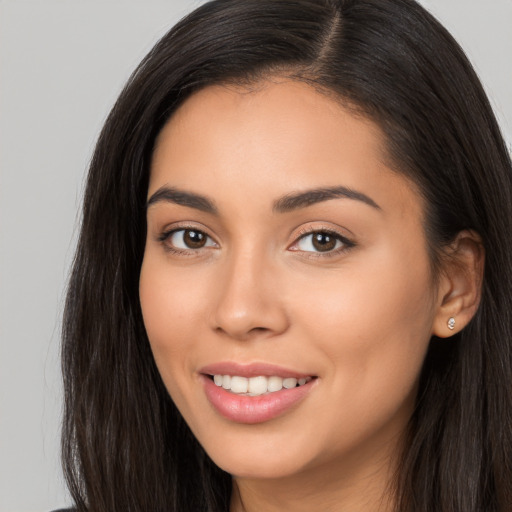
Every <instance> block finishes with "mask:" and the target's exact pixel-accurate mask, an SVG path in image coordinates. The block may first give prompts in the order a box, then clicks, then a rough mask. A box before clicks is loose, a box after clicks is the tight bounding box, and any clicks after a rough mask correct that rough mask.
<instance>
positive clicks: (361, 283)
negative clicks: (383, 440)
mask: <svg viewBox="0 0 512 512" xmlns="http://www.w3.org/2000/svg"><path fill="white" fill-rule="evenodd" d="M397 252H398V253H399V256H400V257H397ZM404 254H405V255H407V252H404V250H400V251H396V250H392V248H390V249H388V250H387V251H379V252H378V253H375V254H369V255H368V258H367V259H365V261H364V262H363V261H362V260H361V259H360V260H357V266H356V265H353V267H352V268H349V266H348V265H347V267H346V268H344V269H343V270H337V271H336V272H335V273H333V274H332V275H331V276H329V279H326V280H325V281H323V282H322V283H321V284H320V285H319V286H316V287H315V288H313V289H312V288H311V287H310V286H309V287H308V293H309V297H308V301H307V307H304V305H303V304H302V305H300V304H299V301H296V302H295V306H296V308H297V310H296V312H295V315H294V316H295V317H298V318H302V324H301V325H302V328H303V330H304V338H306V339H309V340H311V342H312V344H314V345H316V348H317V350H319V351H321V352H322V353H323V354H324V356H325V360H328V361H329V368H328V371H327V375H326V378H327V379H328V380H329V381H330V382H332V384H333V389H336V390H338V392H339V393H340V394H342V395H343V396H344V397H345V399H346V400H349V401H351V402H353V405H354V409H353V410H359V411H361V413H362V414H363V415H364V414H366V412H365V411H368V410H370V408H371V409H373V408H374V407H375V408H376V409H375V410H381V411H383V414H386V413H385V412H384V410H387V411H388V412H389V411H390V410H392V409H393V408H395V407H398V406H400V404H401V403H403V401H404V400H406V399H407V398H408V397H409V396H410V395H411V393H414V390H415V385H416V382H417V378H418V376H419V373H420V371H421V366H422V364H423V360H424V357H425V353H426V350H427V347H428V343H429V340H430V337H431V329H432V322H433V319H434V315H433V311H434V307H433V293H431V290H432V283H431V277H430V272H429V268H430V267H429V264H428V261H427V260H426V258H425V256H424V255H423V253H420V254H416V253H415V252H414V251H411V254H410V256H409V257H407V258H404ZM354 261H355V260H354ZM306 285H307V283H304V286H306ZM298 295H299V296H300V294H298ZM299 309H300V312H299ZM319 319H320V320H319ZM357 404H359V405H357ZM362 404H365V405H366V406H367V407H361V406H362ZM356 406H357V407H356Z"/></svg>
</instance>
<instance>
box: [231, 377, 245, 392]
mask: <svg viewBox="0 0 512 512" xmlns="http://www.w3.org/2000/svg"><path fill="white" fill-rule="evenodd" d="M248 387H249V379H247V378H245V377H238V376H237V375H235V376H233V377H231V391H233V393H247V388H248Z"/></svg>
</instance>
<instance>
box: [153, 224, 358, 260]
mask: <svg viewBox="0 0 512 512" xmlns="http://www.w3.org/2000/svg"><path fill="white" fill-rule="evenodd" d="M180 231H183V232H186V231H193V232H196V233H200V234H202V235H204V236H206V237H207V239H209V240H213V239H212V237H210V236H209V235H208V234H207V233H205V232H204V231H202V230H201V229H197V228H196V227H194V226H180V227H178V228H173V229H171V230H168V231H164V232H163V233H162V234H161V235H160V236H159V237H158V241H159V242H160V243H162V245H163V246H164V249H165V250H166V251H168V252H170V253H172V254H176V255H179V256H196V255H197V253H198V252H199V250H200V249H202V248H203V247H200V248H198V249H194V248H189V249H181V248H177V247H174V246H172V245H170V244H168V243H167V241H168V240H169V239H170V238H171V237H172V236H173V235H175V234H176V233H179V232H180ZM315 234H322V235H326V236H331V237H333V238H335V239H336V242H341V244H342V246H341V247H338V248H335V249H334V250H330V251H325V252H322V251H300V249H290V250H293V251H297V252H299V251H300V252H303V253H304V254H305V255H306V256H305V257H307V258H329V257H333V256H338V255H339V254H341V253H343V252H346V251H348V250H350V249H352V248H353V247H355V245H356V244H355V243H354V242H352V241H351V240H349V239H348V238H346V237H345V236H343V235H341V234H340V233H338V232H336V231H334V230H332V229H322V228H320V229H303V230H301V231H300V232H299V234H298V236H297V239H296V240H295V242H293V244H292V245H291V246H289V248H291V247H293V246H295V245H297V244H298V243H299V242H300V241H302V240H304V239H306V238H307V237H308V236H313V235H315ZM209 247H211V246H209Z"/></svg>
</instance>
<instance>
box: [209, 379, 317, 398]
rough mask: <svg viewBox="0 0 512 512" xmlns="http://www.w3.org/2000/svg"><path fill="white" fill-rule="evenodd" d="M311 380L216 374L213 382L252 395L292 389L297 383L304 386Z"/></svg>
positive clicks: (234, 391) (236, 391)
mask: <svg viewBox="0 0 512 512" xmlns="http://www.w3.org/2000/svg"><path fill="white" fill-rule="evenodd" d="M310 380H311V377H302V378H300V379H296V378H294V377H287V378H285V379H283V378H282V377H278V376H274V375H273V376H271V377H264V376H262V375H260V376H258V377H251V378H246V377H240V376H238V375H214V376H213V382H214V383H215V385H216V386H219V387H221V386H222V387H223V388H224V389H226V390H229V391H231V392H232V393H236V394H247V395H250V396H258V395H263V394H265V393H273V392H274V391H280V390H281V389H283V388H285V389H292V388H294V387H296V386H297V385H299V386H303V385H304V384H307V383H308V382H309V381H310Z"/></svg>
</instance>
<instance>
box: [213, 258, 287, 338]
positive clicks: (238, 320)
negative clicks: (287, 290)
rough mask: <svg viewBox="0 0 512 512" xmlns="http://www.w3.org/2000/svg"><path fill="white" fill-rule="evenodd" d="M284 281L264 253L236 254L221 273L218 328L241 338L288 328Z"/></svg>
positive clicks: (215, 323) (215, 317)
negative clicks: (281, 284)
mask: <svg viewBox="0 0 512 512" xmlns="http://www.w3.org/2000/svg"><path fill="white" fill-rule="evenodd" d="M219 270H220V269H219ZM280 281H281V280H280V279H279V269H277V268H276V266H275V265H273V264H272V262H271V261H268V260H267V259H265V258H264V257H263V256H262V255H261V254H256V253H255V252H253V251H247V252H245V253H243V254H238V255H232V256H231V257H230V258H228V260H227V261H225V262H224V265H223V268H222V270H221V271H220V272H219V275H218V291H219V293H218V299H217V302H216V304H215V309H214V314H213V326H214V329H215V330H216V331H217V332H218V333H222V334H224V335H226V336H228V337H230V338H232V339H236V340H241V341H245V340H250V339H254V338H267V337H272V336H276V335H278V334H281V333H283V332H284V331H286V330H287V328H288V326H289V321H288V316H287V312H286V307H285V306H286V304H285V300H284V294H283V290H282V288H281V287H280V286H279V282H280Z"/></svg>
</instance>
